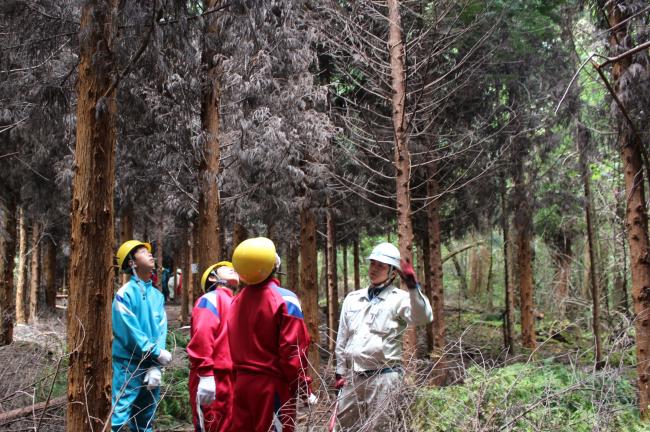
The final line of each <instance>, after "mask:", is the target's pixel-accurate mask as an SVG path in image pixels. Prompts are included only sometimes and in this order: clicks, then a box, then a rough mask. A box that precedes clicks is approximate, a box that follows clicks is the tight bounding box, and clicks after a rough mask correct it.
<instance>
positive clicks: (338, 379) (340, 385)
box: [334, 374, 347, 390]
mask: <svg viewBox="0 0 650 432" xmlns="http://www.w3.org/2000/svg"><path fill="white" fill-rule="evenodd" d="M346 384H347V380H346V379H345V378H344V377H342V376H341V375H339V374H336V381H334V388H335V389H336V390H341V389H342V388H343V387H345V385H346Z"/></svg>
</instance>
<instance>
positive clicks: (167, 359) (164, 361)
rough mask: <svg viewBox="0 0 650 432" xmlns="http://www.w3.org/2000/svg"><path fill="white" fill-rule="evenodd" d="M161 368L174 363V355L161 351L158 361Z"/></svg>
mask: <svg viewBox="0 0 650 432" xmlns="http://www.w3.org/2000/svg"><path fill="white" fill-rule="evenodd" d="M156 360H157V361H158V363H160V365H161V366H167V365H168V364H169V363H171V362H172V353H170V352H169V351H167V350H160V355H159V356H158V358H157V359H156Z"/></svg>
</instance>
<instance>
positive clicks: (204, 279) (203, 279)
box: [201, 261, 234, 290]
mask: <svg viewBox="0 0 650 432" xmlns="http://www.w3.org/2000/svg"><path fill="white" fill-rule="evenodd" d="M219 267H230V268H234V267H233V265H232V263H231V262H230V261H219V262H218V263H216V264H212V265H211V266H210V267H208V268H207V269H205V271H204V272H203V276H201V288H203V290H205V283H206V282H207V281H208V276H210V273H212V272H213V271H214V270H216V269H218V268H219Z"/></svg>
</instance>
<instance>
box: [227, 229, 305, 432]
mask: <svg viewBox="0 0 650 432" xmlns="http://www.w3.org/2000/svg"><path fill="white" fill-rule="evenodd" d="M232 260H233V265H234V267H235V271H237V273H238V274H239V277H240V278H241V279H242V281H243V282H244V283H245V286H244V288H243V289H242V290H241V292H240V293H239V294H238V295H237V296H236V297H235V298H234V300H233V303H232V305H231V309H230V311H231V313H230V315H229V316H228V338H229V340H230V351H231V355H232V361H233V367H234V370H235V400H234V407H233V423H232V430H233V431H246V432H267V431H269V430H271V431H282V432H292V431H293V430H294V427H295V418H296V397H300V398H304V399H307V397H309V402H310V403H315V396H314V395H313V394H312V393H311V385H310V384H311V377H309V375H308V373H307V367H308V362H307V351H308V349H309V343H310V338H309V333H308V331H307V326H306V325H305V322H304V320H303V314H302V310H301V308H300V301H299V300H298V297H297V296H296V295H295V294H294V293H293V292H291V291H289V290H287V289H284V288H281V287H280V286H279V281H278V280H277V279H275V278H274V277H273V273H274V271H275V270H276V262H277V263H278V265H279V257H277V255H276V252H275V245H274V244H273V242H272V241H271V240H269V239H267V238H264V237H258V238H252V239H248V240H245V241H243V242H242V243H240V244H239V246H237V248H236V249H235V251H234V253H233V258H232Z"/></svg>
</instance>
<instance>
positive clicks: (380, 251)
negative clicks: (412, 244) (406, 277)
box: [368, 243, 400, 268]
mask: <svg viewBox="0 0 650 432" xmlns="http://www.w3.org/2000/svg"><path fill="white" fill-rule="evenodd" d="M368 259H369V260H375V261H379V262H382V263H384V264H388V265H390V266H393V267H396V268H400V254H399V249H397V248H396V247H395V246H394V245H392V244H391V243H379V244H378V245H377V246H375V248H374V249H373V250H372V253H371V254H370V256H369V257H368Z"/></svg>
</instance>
